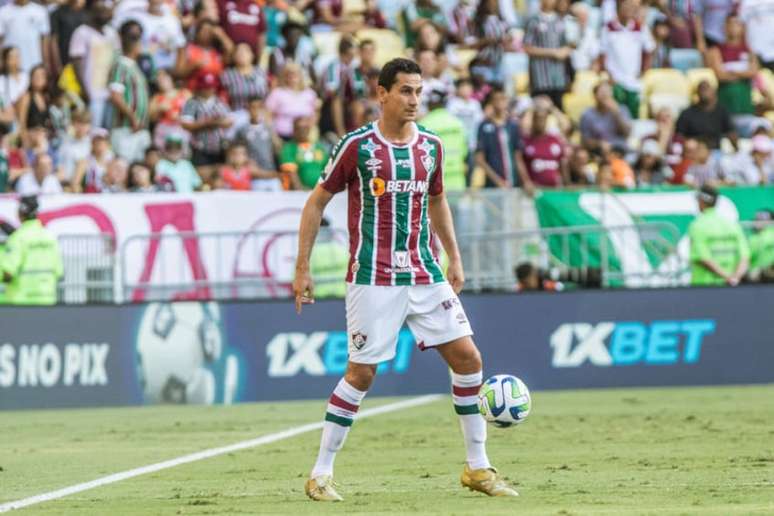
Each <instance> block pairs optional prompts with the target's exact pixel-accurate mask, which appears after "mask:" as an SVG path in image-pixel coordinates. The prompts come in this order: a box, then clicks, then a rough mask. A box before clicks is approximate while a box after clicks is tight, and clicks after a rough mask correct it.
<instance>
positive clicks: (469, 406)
mask: <svg viewBox="0 0 774 516" xmlns="http://www.w3.org/2000/svg"><path fill="white" fill-rule="evenodd" d="M451 377H452V399H453V400H454V411H455V412H456V413H457V415H458V416H459V418H460V426H461V427H462V436H463V437H464V438H465V450H466V452H467V462H468V466H470V467H471V469H480V468H491V467H492V465H491V464H490V463H489V458H488V457H487V456H486V421H484V418H483V417H481V414H480V413H479V411H478V389H479V388H480V387H481V383H482V381H483V375H482V373H481V371H479V372H478V373H473V374H457V373H455V372H452V374H451Z"/></svg>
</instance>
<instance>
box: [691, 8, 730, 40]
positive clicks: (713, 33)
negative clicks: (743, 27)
mask: <svg viewBox="0 0 774 516" xmlns="http://www.w3.org/2000/svg"><path fill="white" fill-rule="evenodd" d="M736 3H737V0H692V4H693V13H694V15H693V24H694V31H695V32H696V48H697V49H699V50H700V51H701V52H702V53H704V52H706V51H707V49H708V48H711V47H714V46H716V45H719V44H721V43H723V42H724V41H725V39H726V35H725V31H724V30H723V24H724V23H725V21H726V18H727V17H728V15H729V14H731V13H732V12H733V10H734V8H735V4H736ZM702 36H703V37H702Z"/></svg>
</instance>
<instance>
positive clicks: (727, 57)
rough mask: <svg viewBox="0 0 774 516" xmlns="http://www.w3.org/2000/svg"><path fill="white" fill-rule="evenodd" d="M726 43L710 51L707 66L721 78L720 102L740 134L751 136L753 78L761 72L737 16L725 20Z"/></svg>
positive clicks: (753, 108)
mask: <svg viewBox="0 0 774 516" xmlns="http://www.w3.org/2000/svg"><path fill="white" fill-rule="evenodd" d="M725 34H726V37H725V41H724V42H723V43H720V44H718V45H717V46H714V47H712V48H710V49H709V50H708V51H707V64H708V65H709V67H710V68H712V70H713V71H714V72H715V75H716V76H717V78H718V102H719V103H720V105H722V106H723V107H725V108H726V110H727V111H728V112H729V113H730V114H731V115H732V116H733V120H734V123H735V124H734V125H735V126H736V128H737V132H738V133H740V134H741V135H742V136H743V137H748V136H749V135H750V132H751V131H750V130H749V127H750V125H751V122H752V121H751V120H750V118H752V115H754V114H755V106H754V105H753V101H752V79H753V77H755V75H756V74H757V73H758V59H757V58H756V57H755V54H753V53H752V52H750V49H749V48H747V43H745V41H744V25H742V22H741V21H740V20H739V18H738V17H736V16H729V17H728V19H726V32H725Z"/></svg>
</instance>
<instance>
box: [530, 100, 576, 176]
mask: <svg viewBox="0 0 774 516" xmlns="http://www.w3.org/2000/svg"><path fill="white" fill-rule="evenodd" d="M548 115H549V111H548V110H547V109H545V107H543V106H541V107H538V108H536V109H535V111H534V113H533V115H532V130H531V132H530V133H529V134H527V135H525V136H524V142H523V143H522V147H523V149H524V150H523V154H524V164H525V165H526V167H527V174H528V175H529V178H530V180H531V181H532V183H534V184H535V185H536V186H538V187H548V188H554V187H558V186H562V185H563V184H567V183H569V173H568V170H567V160H566V156H565V152H564V146H565V144H564V141H562V140H561V139H560V138H558V137H557V136H556V135H553V134H550V133H548V132H547V131H546V122H547V120H548Z"/></svg>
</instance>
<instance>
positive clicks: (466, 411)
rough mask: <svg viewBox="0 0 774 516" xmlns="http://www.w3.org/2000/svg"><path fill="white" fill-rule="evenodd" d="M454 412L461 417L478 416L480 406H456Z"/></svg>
mask: <svg viewBox="0 0 774 516" xmlns="http://www.w3.org/2000/svg"><path fill="white" fill-rule="evenodd" d="M454 412H456V413H457V414H458V415H460V416H468V415H471V414H478V413H479V411H478V405H454Z"/></svg>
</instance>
